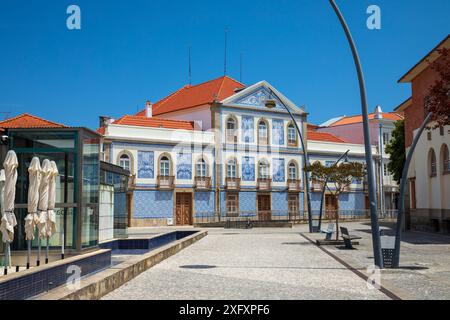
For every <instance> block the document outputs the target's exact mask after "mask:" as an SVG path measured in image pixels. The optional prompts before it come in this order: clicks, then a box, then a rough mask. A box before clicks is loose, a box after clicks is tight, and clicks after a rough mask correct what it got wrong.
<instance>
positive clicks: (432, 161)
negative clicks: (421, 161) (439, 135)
mask: <svg viewBox="0 0 450 320" xmlns="http://www.w3.org/2000/svg"><path fill="white" fill-rule="evenodd" d="M430 152H431V154H430V176H431V177H435V176H436V173H437V166H436V153H435V152H434V150H433V149H431V151H430Z"/></svg>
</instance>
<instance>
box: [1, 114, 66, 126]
mask: <svg viewBox="0 0 450 320" xmlns="http://www.w3.org/2000/svg"><path fill="white" fill-rule="evenodd" d="M0 128H4V129H13V128H66V126H65V125H62V124H59V123H56V122H52V121H48V120H45V119H42V118H39V117H36V116H33V115H31V114H28V113H24V114H21V115H19V116H17V117H14V118H10V119H6V120H3V121H0Z"/></svg>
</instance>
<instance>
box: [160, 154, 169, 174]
mask: <svg viewBox="0 0 450 320" xmlns="http://www.w3.org/2000/svg"><path fill="white" fill-rule="evenodd" d="M159 166H160V167H159V174H160V175H161V176H163V177H168V176H170V160H169V158H168V157H166V156H164V157H162V158H161V160H160V163H159Z"/></svg>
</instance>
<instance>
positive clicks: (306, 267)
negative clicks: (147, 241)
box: [104, 226, 388, 300]
mask: <svg viewBox="0 0 450 320" xmlns="http://www.w3.org/2000/svg"><path fill="white" fill-rule="evenodd" d="M208 231H209V235H208V236H207V237H205V238H204V239H202V240H200V241H199V242H197V243H195V244H193V245H192V246H190V247H188V248H186V249H184V250H183V251H181V252H180V253H178V254H176V255H175V256H172V257H170V258H168V259H167V260H165V261H163V262H161V263H160V264H158V265H156V266H155V267H153V268H151V269H149V270H147V271H146V272H144V273H142V274H141V275H139V276H138V277H136V278H135V279H133V280H132V281H130V282H128V283H127V284H125V285H123V286H122V287H120V288H119V289H117V290H115V291H114V292H112V293H110V294H109V295H107V296H105V297H104V299H127V300H128V299H151V300H153V299H194V300H196V299H219V300H227V299H243V300H245V299H263V300H264V299H388V297H387V296H386V295H384V294H383V293H381V292H380V291H378V290H374V289H369V288H368V287H367V284H366V282H365V281H364V280H363V279H361V278H360V277H358V276H357V275H355V274H354V273H353V272H352V271H350V270H348V269H346V268H345V267H344V266H343V265H342V264H340V263H338V262H337V261H336V260H334V259H333V258H331V257H330V256H329V255H327V254H326V253H324V252H322V251H321V250H320V249H319V248H317V247H316V246H315V245H313V244H311V243H310V242H309V241H307V240H306V239H304V238H303V237H302V236H301V235H300V232H304V231H306V228H305V226H300V227H295V228H293V229H252V230H224V229H209V230H208ZM132 232H133V233H135V234H141V235H142V234H144V233H145V229H135V230H132ZM148 232H151V233H155V232H160V230H157V231H156V230H155V229H153V230H152V229H149V230H148Z"/></svg>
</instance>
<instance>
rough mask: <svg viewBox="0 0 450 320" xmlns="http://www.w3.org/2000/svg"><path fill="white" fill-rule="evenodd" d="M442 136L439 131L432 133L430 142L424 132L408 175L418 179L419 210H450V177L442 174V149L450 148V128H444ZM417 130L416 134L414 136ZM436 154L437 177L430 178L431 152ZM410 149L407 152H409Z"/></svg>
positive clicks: (417, 204) (417, 196)
mask: <svg viewBox="0 0 450 320" xmlns="http://www.w3.org/2000/svg"><path fill="white" fill-rule="evenodd" d="M444 129H445V130H444V135H443V136H441V135H440V132H439V129H434V130H432V131H431V141H428V138H427V131H424V133H423V134H422V136H421V137H420V140H419V142H418V144H417V147H416V150H415V152H414V156H413V161H412V162H411V167H410V170H409V173H408V177H409V178H414V177H415V178H416V206H417V209H450V175H449V174H444V175H443V174H442V170H443V163H442V159H441V147H442V145H443V144H444V143H445V144H447V147H450V132H449V130H450V126H447V127H445V128H444ZM416 134H417V130H416V131H415V132H414V136H415V135H416ZM431 148H433V149H434V152H435V154H436V160H437V161H436V163H437V175H436V177H430V163H429V158H428V157H429V151H430V150H431ZM408 151H409V149H408V150H407V152H408Z"/></svg>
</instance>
